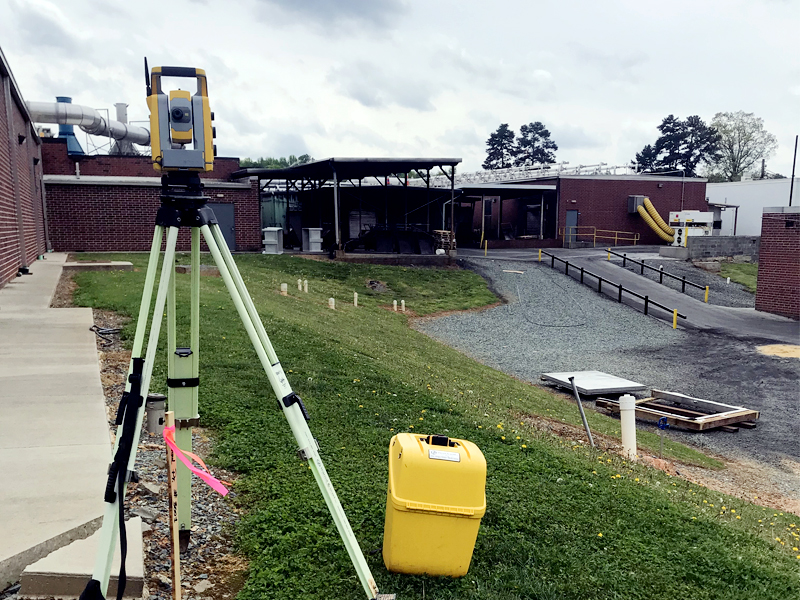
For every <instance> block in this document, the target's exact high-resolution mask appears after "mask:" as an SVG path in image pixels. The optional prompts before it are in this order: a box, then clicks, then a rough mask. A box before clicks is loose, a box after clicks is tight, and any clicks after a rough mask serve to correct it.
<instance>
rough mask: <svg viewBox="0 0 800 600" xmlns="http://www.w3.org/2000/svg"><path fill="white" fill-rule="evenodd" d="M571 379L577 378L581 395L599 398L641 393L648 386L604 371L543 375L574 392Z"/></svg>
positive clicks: (546, 378)
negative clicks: (600, 396)
mask: <svg viewBox="0 0 800 600" xmlns="http://www.w3.org/2000/svg"><path fill="white" fill-rule="evenodd" d="M570 377H574V378H575V387H577V388H578V392H579V393H580V394H585V395H587V396H599V395H600V394H625V393H628V392H641V391H642V390H646V389H647V386H644V385H642V384H641V383H636V382H635V381H630V380H629V379H623V378H622V377H617V376H616V375H610V374H608V373H603V372H602V371H565V372H563V373H543V374H542V379H544V380H545V381H549V382H551V383H555V384H556V385H557V386H558V387H562V388H567V389H568V390H572V384H571V383H570V381H569V378H570Z"/></svg>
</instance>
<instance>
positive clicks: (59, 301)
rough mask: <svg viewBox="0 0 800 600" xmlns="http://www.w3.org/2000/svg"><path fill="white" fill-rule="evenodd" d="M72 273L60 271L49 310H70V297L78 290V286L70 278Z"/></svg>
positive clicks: (71, 305)
mask: <svg viewBox="0 0 800 600" xmlns="http://www.w3.org/2000/svg"><path fill="white" fill-rule="evenodd" d="M73 275H74V272H70V271H62V272H61V278H60V279H59V280H58V285H56V291H55V293H54V294H53V298H52V299H51V300H50V308H72V307H73V306H74V305H73V304H72V297H73V295H74V294H75V290H76V289H78V284H77V283H75V281H73V279H72V277H73Z"/></svg>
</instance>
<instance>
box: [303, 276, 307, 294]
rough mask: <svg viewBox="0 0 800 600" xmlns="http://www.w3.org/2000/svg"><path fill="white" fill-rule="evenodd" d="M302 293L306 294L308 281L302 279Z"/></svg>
mask: <svg viewBox="0 0 800 600" xmlns="http://www.w3.org/2000/svg"><path fill="white" fill-rule="evenodd" d="M303 291H304V292H305V293H306V294H307V293H308V279H303Z"/></svg>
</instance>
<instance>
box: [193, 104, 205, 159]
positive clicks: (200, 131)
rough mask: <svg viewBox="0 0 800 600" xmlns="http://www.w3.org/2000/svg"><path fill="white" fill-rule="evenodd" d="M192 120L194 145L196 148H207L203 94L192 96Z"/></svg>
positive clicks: (203, 149)
mask: <svg viewBox="0 0 800 600" xmlns="http://www.w3.org/2000/svg"><path fill="white" fill-rule="evenodd" d="M192 120H193V121H194V131H193V132H192V135H193V136H194V147H195V150H202V151H203V152H205V149H206V138H205V135H206V133H205V128H204V127H203V125H204V124H205V123H204V122H203V98H202V96H192Z"/></svg>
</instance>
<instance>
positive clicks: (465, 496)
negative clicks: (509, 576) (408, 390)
mask: <svg viewBox="0 0 800 600" xmlns="http://www.w3.org/2000/svg"><path fill="white" fill-rule="evenodd" d="M485 512H486V459H485V458H484V457H483V454H482V453H481V451H480V449H479V448H478V447H477V446H476V445H475V444H473V443H472V442H469V441H467V440H459V439H450V438H448V437H447V436H443V435H431V436H425V435H420V434H413V433H400V434H397V435H396V436H394V437H393V438H392V440H391V442H390V444H389V489H388V492H387V494H386V522H385V525H384V530H383V562H384V564H386V568H387V569H389V570H390V571H394V572H397V573H409V574H415V575H423V574H426V575H447V576H450V577H461V576H462V575H466V573H467V570H468V569H469V563H470V561H471V560H472V550H473V549H474V547H475V540H476V538H477V537H478V527H479V526H480V522H481V517H483V514H484V513H485Z"/></svg>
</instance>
